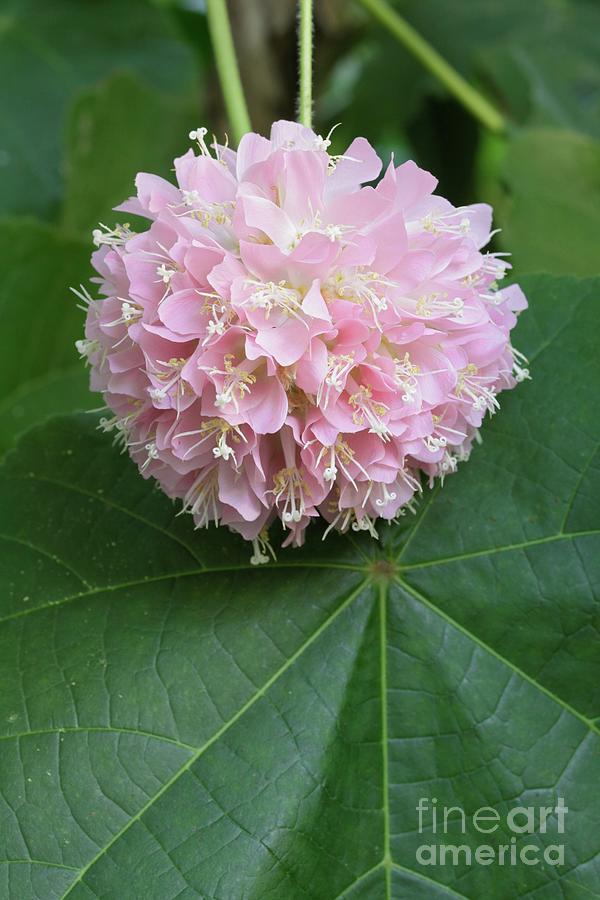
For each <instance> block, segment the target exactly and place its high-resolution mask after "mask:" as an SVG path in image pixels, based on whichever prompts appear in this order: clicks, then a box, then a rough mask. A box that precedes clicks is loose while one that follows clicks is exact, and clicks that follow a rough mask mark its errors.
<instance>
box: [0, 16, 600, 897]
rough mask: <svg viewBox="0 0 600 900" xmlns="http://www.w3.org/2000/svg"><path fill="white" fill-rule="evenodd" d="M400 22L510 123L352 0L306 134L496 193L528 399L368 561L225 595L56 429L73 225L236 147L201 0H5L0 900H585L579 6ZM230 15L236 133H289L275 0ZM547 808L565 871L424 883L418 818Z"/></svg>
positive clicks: (210, 560) (589, 174)
mask: <svg viewBox="0 0 600 900" xmlns="http://www.w3.org/2000/svg"><path fill="white" fill-rule="evenodd" d="M396 5H397V7H398V9H399V10H400V11H401V12H402V14H403V15H404V16H406V18H407V19H408V20H409V21H410V22H411V23H412V24H413V25H414V26H415V27H416V28H417V29H418V30H419V32H420V33H421V34H422V35H423V36H425V37H426V38H427V39H428V40H430V41H431V42H432V44H433V45H434V46H435V47H436V48H437V49H438V50H439V51H440V52H441V53H442V54H443V55H444V56H445V57H446V58H447V59H448V60H449V61H450V62H451V63H452V64H453V65H454V66H456V67H457V69H458V70H459V71H460V72H462V73H463V74H464V75H465V76H466V77H468V78H469V79H470V80H471V81H472V82H473V83H475V84H476V85H478V86H479V87H480V88H481V90H482V91H483V92H484V93H486V94H487V96H488V97H489V98H490V99H492V100H493V101H494V103H495V104H496V105H497V106H498V108H500V109H501V110H502V111H503V113H504V114H505V116H506V118H507V121H508V128H507V130H506V132H505V133H503V134H502V135H491V134H489V133H487V132H485V130H483V129H482V128H481V127H480V126H479V125H478V124H477V123H476V122H475V121H473V119H472V118H471V117H470V116H469V115H468V114H467V113H466V112H465V111H464V110H463V109H462V108H461V107H460V106H458V105H457V103H456V102H455V101H454V100H453V99H452V98H450V97H449V96H448V95H447V94H446V93H445V92H444V90H443V89H442V88H441V87H440V86H439V84H438V83H436V82H435V81H434V80H433V78H432V76H431V75H429V74H428V73H427V72H426V71H425V70H424V69H423V68H422V67H421V66H420V65H419V63H417V62H416V61H415V60H414V59H413V58H412V57H411V56H410V55H409V53H408V52H407V51H406V50H405V49H404V48H403V47H401V46H400V45H399V44H398V43H397V42H396V41H395V40H394V39H393V38H392V37H390V36H388V35H387V34H385V33H384V32H383V31H382V29H381V27H379V26H377V25H376V24H374V23H373V22H372V21H371V20H370V19H369V17H368V15H367V14H366V13H365V11H364V10H363V9H362V8H361V7H360V5H359V4H358V3H350V2H343V0H339V2H336V0H321V2H319V3H318V4H317V31H316V54H317V55H316V60H317V76H318V82H317V105H316V117H317V130H320V131H321V132H322V133H327V132H328V131H329V129H330V127H331V126H332V125H334V124H335V123H336V122H338V121H339V122H341V125H340V127H339V128H338V129H337V130H336V131H335V133H334V134H335V142H336V150H337V151H338V152H341V151H342V150H343V149H344V148H345V146H346V144H347V143H348V142H349V140H350V139H351V137H353V136H354V135H355V134H363V135H365V136H366V137H368V138H369V139H370V140H371V141H372V142H373V143H374V144H375V145H376V147H377V148H378V149H379V150H380V151H381V153H383V154H389V152H394V154H395V158H396V160H397V162H400V161H402V160H403V159H405V158H409V157H410V158H415V159H416V160H417V161H418V162H419V163H421V164H422V165H425V166H427V167H429V168H431V169H432V170H433V171H435V172H436V174H438V176H439V177H440V190H441V192H442V193H444V194H446V195H447V196H449V197H450V198H451V199H452V200H453V201H454V202H457V203H465V202H470V201H473V200H475V199H478V200H487V201H489V202H492V203H494V205H495V206H496V209H497V220H498V225H499V226H500V227H501V228H502V232H501V234H500V235H499V236H498V238H497V242H498V247H499V248H500V249H505V248H508V249H510V250H511V251H512V253H513V262H514V265H515V268H516V275H517V276H518V278H519V280H520V281H522V282H523V283H524V284H525V285H526V288H527V292H528V294H529V298H530V303H531V308H530V311H529V312H528V313H527V314H526V315H524V316H523V319H522V322H521V324H520V326H519V332H518V336H517V338H516V342H517V346H519V347H522V349H524V350H525V351H526V352H527V353H528V354H529V355H530V356H531V358H532V373H533V381H532V382H531V383H530V384H527V385H523V386H522V387H521V388H520V389H519V391H518V392H516V393H515V394H514V395H513V396H511V397H509V398H508V399H507V400H506V401H505V404H503V406H505V408H504V409H503V411H502V413H501V414H500V415H499V416H498V417H497V419H495V420H494V421H493V422H491V423H490V424H489V425H488V426H487V427H486V429H485V434H484V437H485V440H484V445H483V447H482V448H481V449H479V450H478V451H477V453H476V454H475V455H474V458H473V460H472V462H471V463H470V464H469V466H467V467H465V469H464V471H461V472H460V473H459V474H458V475H457V476H456V477H453V478H452V479H450V481H449V482H448V483H447V485H446V487H445V488H444V489H443V491H442V492H437V491H436V492H434V493H433V494H431V495H428V496H427V497H426V499H425V501H424V502H423V504H422V507H421V511H420V513H419V514H418V516H417V518H416V519H414V520H413V519H411V520H410V521H408V520H406V521H405V522H403V523H402V525H400V526H398V527H397V528H392V529H387V530H384V534H383V540H382V542H381V545H380V546H375V545H373V544H371V543H370V542H362V543H361V544H360V545H356V544H354V543H352V542H351V541H349V540H348V539H347V538H339V539H335V538H334V539H333V540H331V542H328V544H327V545H324V546H321V544H320V542H319V540H318V536H317V537H316V538H314V540H313V542H312V543H311V544H310V546H309V547H307V548H306V549H305V550H303V551H301V552H297V553H291V552H289V553H287V554H282V557H281V559H280V561H279V563H278V565H277V566H273V567H271V568H270V569H268V570H265V571H262V572H260V573H257V572H254V573H253V574H252V575H251V577H249V576H248V566H247V550H246V548H245V547H244V546H242V545H241V542H240V541H238V540H237V539H234V538H233V537H231V536H230V535H228V534H221V533H220V532H219V533H216V534H215V533H204V532H201V533H199V532H196V533H194V532H193V530H192V528H191V524H190V522H188V521H184V520H182V519H181V518H179V519H175V512H176V510H174V508H173V507H172V506H171V505H170V504H169V503H168V502H167V501H166V500H164V499H163V498H162V497H160V496H159V495H158V494H157V493H156V492H154V491H153V490H152V489H151V488H150V487H149V485H148V484H147V483H145V482H143V481H142V480H141V479H140V478H139V477H138V476H137V475H136V474H135V472H134V471H133V467H132V466H131V465H129V464H128V463H127V462H126V461H125V460H124V458H123V457H120V456H119V455H118V453H116V451H115V450H114V449H113V448H112V447H111V446H110V441H109V440H107V438H106V436H102V435H100V434H98V433H97V432H96V431H95V421H94V416H93V415H90V414H89V413H81V412H80V413H77V414H75V415H69V416H65V415H64V414H67V413H75V412H76V411H81V410H86V409H89V408H90V407H94V406H98V405H99V403H98V401H97V399H96V398H93V397H91V395H90V394H89V393H88V390H87V374H86V372H85V370H84V369H83V366H82V364H81V363H80V362H79V361H78V359H77V354H76V352H75V350H74V346H73V344H74V341H75V340H76V339H77V338H78V337H79V336H80V332H81V329H82V314H81V313H80V312H79V311H78V310H77V308H76V305H75V300H74V298H72V297H70V295H69V292H68V287H69V286H70V285H77V284H79V283H81V282H83V283H85V282H87V279H88V278H89V276H90V266H89V253H90V249H91V248H90V244H91V242H90V232H91V229H92V228H93V227H94V225H95V224H96V223H97V222H98V221H102V222H107V223H112V222H114V221H115V214H114V213H112V212H111V208H112V206H114V205H115V204H116V203H117V202H119V201H120V200H121V199H123V197H125V196H127V195H128V194H129V193H131V190H132V182H133V177H134V175H135V173H136V172H137V171H138V170H147V171H157V172H160V173H161V174H163V175H166V176H168V175H169V170H170V168H171V165H172V159H173V156H174V155H176V154H179V153H181V152H184V151H185V150H186V149H187V147H188V145H189V142H188V140H187V133H188V131H189V130H190V128H191V127H196V126H197V125H199V124H203V123H205V124H207V125H208V126H210V127H213V128H214V130H215V131H216V132H217V133H221V132H222V131H223V130H224V129H226V127H227V126H226V122H225V119H224V114H223V111H222V108H221V103H220V95H219V91H218V88H217V86H216V83H215V76H214V72H213V65H212V59H211V51H210V47H209V43H208V39H207V30H206V22H205V17H204V13H203V11H202V9H201V4H200V3H198V4H196V3H187V4H185V5H184V4H182V5H179V4H178V3H176V2H171V0H162V2H158V0H157V2H154V3H151V2H149V0H127V3H119V2H117V0H102V2H100V0H85V2H81V0H43V2H42V0H4V4H3V7H2V10H1V11H0V129H1V137H0V258H1V260H0V273H1V274H0V310H1V312H2V330H1V332H0V343H1V346H2V353H1V354H0V372H1V373H2V376H3V377H2V378H1V379H0V413H1V415H0V452H2V453H4V452H6V451H8V450H10V449H11V448H14V447H15V446H16V444H17V441H19V443H18V449H17V450H16V451H15V452H13V453H8V455H7V457H6V463H5V465H4V466H3V468H2V476H1V486H0V495H1V497H2V500H1V504H0V508H1V509H2V513H1V519H0V541H1V545H0V554H1V560H2V567H1V574H0V585H1V587H2V591H1V599H0V728H1V732H0V751H1V753H0V854H4V856H3V858H2V859H0V897H2V898H3V897H7V898H11V900H12V898H15V900H29V898H40V900H53V898H59V897H66V896H69V897H71V898H73V900H86V898H92V897H94V898H96V897H97V898H99V897H106V898H109V897H110V898H113V897H114V898H119V900H122V898H125V900H130V898H131V900H135V898H140V900H141V898H144V900H148V898H156V900H170V898H173V900H174V898H186V900H187V898H193V897H201V898H219V900H238V898H252V900H254V898H256V900H259V898H260V900H262V898H273V900H282V898H285V900H295V898H303V897H307V896H308V897H315V898H319V900H334V898H342V897H344V898H346V900H350V898H353V900H354V898H361V900H362V898H364V900H381V898H383V897H388V898H391V897H394V898H402V900H404V898H407V900H408V898H410V900H413V898H419V897H423V898H425V897H427V898H428V900H429V898H434V897H435V898H438V897H439V898H446V897H453V896H454V897H455V896H459V897H466V898H473V900H475V898H479V897H483V896H485V897H486V898H488V897H489V898H498V900H500V898H502V900H505V898H507V897H511V898H512V897H515V898H516V897H526V896H527V897H541V898H544V900H545V898H549V900H554V898H566V900H580V898H582V900H583V898H585V897H589V896H590V895H591V896H600V865H599V864H598V853H599V851H600V838H599V834H600V829H599V828H598V826H599V824H600V808H599V805H598V801H597V791H595V792H594V791H591V790H590V787H591V786H593V785H597V783H598V777H599V775H600V772H599V769H600V766H599V744H598V717H599V716H600V710H599V708H598V705H599V704H598V692H597V687H596V686H597V683H598V674H599V671H600V659H599V654H598V642H597V631H598V608H597V598H598V586H599V584H600V571H599V569H598V563H599V561H600V552H599V550H600V547H599V540H598V534H599V527H600V522H599V514H598V509H599V508H600V506H599V504H600V456H599V452H598V446H599V444H600V430H599V429H600V426H599V423H600V409H599V408H598V407H599V399H598V398H599V397H600V368H599V364H598V360H599V357H598V350H597V347H598V337H599V335H600V329H599V326H598V323H599V316H600V312H599V310H598V304H599V302H600V290H599V288H600V282H599V281H598V279H595V278H593V277H591V276H594V275H597V274H598V272H599V268H600V267H599V255H598V235H599V232H600V126H599V123H600V115H599V113H600V66H599V65H598V59H599V57H600V8H599V7H598V5H597V3H595V2H593V0H570V2H566V0H530V2H528V3H527V4H523V3H522V2H518V3H517V2H515V0H506V2H504V3H502V4H500V3H498V2H496V0H453V2H451V3H450V2H447V0H403V2H400V0H398V2H397V4H396ZM231 10H232V16H233V23H234V29H235V34H236V42H237V45H238V49H239V52H240V63H241V68H242V75H243V77H244V80H245V83H246V85H247V92H248V96H249V100H250V106H251V113H252V116H253V120H254V122H255V124H256V125H257V126H258V127H260V128H266V127H268V123H269V122H270V121H272V120H273V119H274V118H277V117H279V116H286V117H293V95H294V91H295V80H296V74H295V49H294V27H295V10H294V3H293V2H291V0H247V2H246V0H245V2H244V3H243V4H242V3H238V2H233V3H232V4H231ZM532 273H546V274H543V275H538V274H532ZM573 276H585V280H579V279H578V278H577V277H573ZM57 416H58V417H57ZM29 429H31V430H29ZM382 561H383V562H384V563H385V565H383V564H382ZM559 795H560V796H564V797H565V799H566V802H567V805H568V806H569V808H570V810H571V812H570V813H569V816H568V818H567V835H566V847H567V863H566V865H565V867H563V868H561V869H559V870H556V869H552V868H550V867H543V866H540V867H535V868H534V867H524V866H518V867H516V868H514V869H511V870H499V869H497V868H495V867H492V868H489V869H488V868H483V867H480V868H479V869H477V867H473V868H472V869H470V870H469V869H468V868H461V867H452V866H449V867H445V868H437V869H430V870H428V871H427V870H424V869H422V868H419V867H418V866H417V865H416V864H415V858H414V851H415V846H416V845H417V838H418V835H416V834H415V828H416V813H415V812H414V807H415V805H416V802H417V800H418V797H419V796H428V797H431V796H436V797H438V798H439V800H440V803H443V804H446V805H448V806H451V805H460V806H462V807H464V808H465V809H466V810H467V811H469V810H474V809H476V808H478V807H480V806H483V805H490V806H492V807H494V808H496V809H498V810H499V811H500V812H501V813H505V812H506V811H507V810H508V809H510V808H511V806H515V805H518V804H519V803H521V804H523V805H530V804H533V805H536V806H540V805H546V804H547V805H552V804H553V802H554V801H555V800H556V797H557V796H559ZM497 837H498V842H502V841H507V840H508V838H509V837H510V834H507V833H504V834H501V835H498V836H497ZM471 838H472V839H473V840H474V838H473V835H471ZM471 838H469V836H467V838H465V839H464V840H466V841H467V842H468V840H470V839H471ZM543 840H546V842H548V841H550V836H549V835H547V836H543V835H538V836H536V837H535V841H536V842H541V841H543ZM453 841H454V842H456V843H461V842H463V838H461V836H460V834H459V833H456V832H455V834H454V838H453ZM490 842H491V841H490Z"/></svg>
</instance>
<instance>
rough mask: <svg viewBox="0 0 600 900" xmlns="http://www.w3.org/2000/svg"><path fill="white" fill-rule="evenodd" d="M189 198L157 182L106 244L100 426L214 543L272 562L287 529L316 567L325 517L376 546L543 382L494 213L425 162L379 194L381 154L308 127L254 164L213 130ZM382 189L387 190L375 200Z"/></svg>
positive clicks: (267, 143)
mask: <svg viewBox="0 0 600 900" xmlns="http://www.w3.org/2000/svg"><path fill="white" fill-rule="evenodd" d="M190 138H191V139H192V140H193V141H195V142H196V144H197V147H198V152H194V151H192V150H189V151H188V152H187V153H186V154H185V155H184V156H182V157H181V158H179V159H176V160H175V173H176V177H177V186H175V185H173V184H171V183H169V182H168V181H165V180H163V179H162V178H159V177H157V176H155V175H149V174H139V175H138V176H137V179H136V187H137V196H136V197H134V198H131V199H130V200H128V201H127V202H126V203H124V204H123V205H122V206H121V207H118V209H120V210H122V211H125V212H127V213H130V214H135V215H139V216H143V217H145V218H146V219H149V220H150V223H151V224H150V227H149V228H148V230H146V231H143V232H140V233H135V232H134V231H132V230H131V228H130V227H129V226H128V225H122V226H117V227H115V228H114V229H109V228H107V227H105V226H103V227H102V228H100V229H97V230H96V231H95V232H94V241H95V243H96V245H97V248H98V249H97V250H96V252H95V253H94V255H93V264H94V266H95V268H96V270H97V272H98V273H99V276H100V277H99V278H97V279H95V280H96V281H97V282H98V283H99V291H100V295H101V296H100V298H99V299H92V298H91V297H90V295H89V294H88V292H87V291H86V290H84V289H82V291H81V293H80V297H82V299H84V300H85V301H86V305H87V310H88V312H87V323H86V338H85V340H82V341H79V342H78V349H79V351H80V353H81V355H82V356H84V357H85V358H86V359H87V360H88V361H89V363H90V365H91V370H92V379H91V381H92V389H93V390H97V391H101V392H103V394H104V399H105V402H106V405H107V407H108V409H109V410H110V415H107V416H106V417H104V418H103V419H102V420H101V426H102V427H103V428H104V429H105V430H106V431H113V432H114V433H115V436H116V438H117V439H118V441H119V442H121V443H122V445H123V447H126V448H127V449H128V451H129V453H130V455H131V456H132V458H133V459H134V460H135V461H136V462H137V464H138V466H139V469H140V471H141V472H142V474H143V475H144V476H145V477H153V478H155V479H157V481H158V482H159V483H160V485H161V487H162V488H163V490H164V491H165V492H166V493H167V494H168V495H169V496H171V497H177V498H182V499H183V504H184V509H185V510H187V511H189V512H190V513H191V514H192V515H193V517H194V521H195V523H196V525H197V527H202V526H207V525H209V524H210V523H211V522H214V523H215V524H223V525H227V526H229V527H230V528H231V529H233V530H234V531H237V532H239V533H240V534H242V535H243V536H244V537H245V538H246V539H248V540H251V541H252V542H253V544H254V550H253V555H252V562H253V563H259V562H265V561H267V551H268V550H270V544H269V542H268V535H267V529H268V527H269V526H270V525H271V523H273V522H274V520H276V519H279V520H280V521H281V523H282V526H283V529H284V531H285V532H286V533H287V534H286V537H285V541H284V546H285V545H286V544H294V545H300V544H301V543H302V541H303V538H304V533H305V530H306V526H307V525H308V524H309V522H310V520H311V519H312V518H315V517H317V516H319V514H320V515H322V516H323V517H324V518H325V519H326V520H327V521H328V523H329V528H328V529H327V531H329V529H330V528H337V529H340V530H346V529H348V528H350V527H351V528H353V529H354V530H367V531H369V532H370V533H371V534H373V535H374V536H376V535H377V533H376V530H375V520H376V519H377V518H378V517H381V518H383V519H387V520H389V519H392V518H394V517H396V516H397V515H398V514H401V513H402V512H403V511H404V509H406V508H407V507H408V508H410V504H411V500H412V498H413V497H414V495H415V493H416V492H418V491H420V489H421V487H420V485H421V477H420V473H425V475H426V476H427V477H428V478H429V481H432V480H433V479H434V478H435V477H441V478H443V477H444V475H446V474H448V473H450V472H453V471H454V470H455V468H456V466H457V463H458V461H460V460H464V459H466V458H467V456H468V454H469V450H470V447H471V444H472V442H473V440H474V439H476V438H477V436H478V428H479V426H480V425H481V422H482V419H483V418H484V416H485V415H486V413H488V412H489V413H493V412H494V411H495V410H496V409H497V407H498V400H497V394H498V393H499V392H500V391H501V390H504V389H506V388H511V387H513V386H514V385H515V383H516V382H518V381H521V380H522V379H523V378H526V377H527V376H528V373H527V369H526V368H524V365H525V361H524V359H523V357H521V356H520V354H519V353H518V352H517V351H516V350H515V349H514V348H513V347H512V346H511V343H510V331H511V329H512V328H513V326H514V325H515V322H516V313H518V312H519V311H520V310H522V309H524V308H525V306H526V305H527V304H526V300H525V298H524V296H523V294H522V292H521V291H520V289H519V288H518V287H517V286H515V285H513V286H510V287H507V288H504V289H500V288H499V287H498V285H497V282H498V280H499V279H501V278H502V277H503V276H504V274H505V272H506V270H507V268H508V263H507V262H506V260H505V259H504V258H503V256H502V255H501V254H498V253H488V252H484V251H483V250H482V248H483V247H485V245H486V244H487V243H488V241H489V239H490V236H491V234H490V227H491V209H490V207H489V206H487V205H485V204H475V205H472V206H466V207H458V208H457V207H455V206H453V205H452V204H451V203H449V202H448V201H447V200H445V199H443V198H442V197H440V196H438V195H436V194H434V193H433V191H434V189H435V187H436V180H435V178H434V177H433V176H432V175H430V174H429V173H428V172H426V171H423V170H422V169H420V168H418V167H417V166H416V165H415V164H414V163H413V162H406V163H404V164H403V165H401V166H398V167H396V166H394V164H393V161H392V162H391V163H390V165H389V166H388V168H387V170H386V172H385V174H384V175H383V177H381V178H380V179H379V180H378V181H377V179H378V178H379V176H380V172H381V161H380V160H379V158H378V157H377V155H376V153H375V151H374V150H373V149H372V147H371V146H370V145H369V144H368V142H367V141H366V140H364V139H363V138H357V139H356V140H355V141H353V143H352V144H351V145H350V147H348V149H347V151H346V152H345V153H344V154H343V155H341V156H331V155H330V154H329V152H328V147H329V146H330V141H329V139H328V138H322V137H320V136H319V135H317V134H315V133H314V132H313V131H311V130H310V129H308V128H305V127H303V126H301V125H298V124H295V123H293V122H276V123H275V124H274V125H273V127H272V129H271V137H270V139H269V140H267V139H266V138H264V137H261V136H259V135H257V134H247V135H245V136H244V137H243V139H242V140H241V142H240V145H239V149H238V151H237V153H236V152H234V151H232V150H231V149H229V148H228V147H223V146H220V145H218V144H217V143H216V141H214V142H213V144H212V145H211V146H210V147H209V146H208V145H207V143H206V131H205V130H204V129H198V130H197V131H195V132H192V133H191V135H190ZM370 182H373V183H375V186H373V185H371V184H369V183H370Z"/></svg>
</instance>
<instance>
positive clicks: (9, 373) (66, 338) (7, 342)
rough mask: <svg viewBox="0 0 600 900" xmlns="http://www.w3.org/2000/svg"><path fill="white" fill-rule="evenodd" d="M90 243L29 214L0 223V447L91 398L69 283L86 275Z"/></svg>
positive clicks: (92, 400)
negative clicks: (78, 347) (79, 351)
mask: <svg viewBox="0 0 600 900" xmlns="http://www.w3.org/2000/svg"><path fill="white" fill-rule="evenodd" d="M89 257H90V248H89V244H88V243H87V242H84V241H78V240H76V239H73V238H69V237H67V236H65V235H63V234H61V233H60V232H58V231H57V230H56V229H54V228H52V227H50V226H46V225H41V224H38V223H35V222H33V221H29V220H18V219H15V220H14V221H8V222H3V223H1V224H0V271H1V272H2V278H1V279H0V315H1V321H2V353H1V355H0V453H2V452H3V451H4V450H6V449H7V448H8V447H9V446H10V445H11V444H12V443H13V441H14V439H15V437H16V435H18V434H20V433H21V432H22V431H24V430H25V429H26V428H28V427H29V426H30V425H32V424H34V423H35V422H38V421H40V420H42V419H44V418H47V417H48V415H50V414H52V413H60V412H70V411H71V410H74V409H89V408H90V407H93V406H98V403H97V402H96V400H97V398H96V399H95V398H94V397H93V396H92V395H91V394H90V393H89V391H88V390H87V385H88V381H89V378H88V375H87V373H86V371H85V369H84V367H83V366H82V365H81V364H80V363H79V362H78V355H77V351H76V350H75V341H76V340H77V338H79V337H81V336H82V323H83V313H82V312H81V310H79V309H78V308H77V300H76V298H75V296H74V295H73V294H72V293H71V291H70V290H69V285H70V284H72V285H73V286H76V285H77V284H78V283H79V282H80V281H83V280H86V281H87V278H88V276H89Z"/></svg>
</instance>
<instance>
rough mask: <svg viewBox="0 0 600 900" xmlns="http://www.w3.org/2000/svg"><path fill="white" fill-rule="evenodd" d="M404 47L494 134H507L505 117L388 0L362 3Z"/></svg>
mask: <svg viewBox="0 0 600 900" xmlns="http://www.w3.org/2000/svg"><path fill="white" fill-rule="evenodd" d="M359 3H362V5H363V6H364V7H365V9H367V10H368V11H369V12H370V13H372V15H373V16H374V17H375V18H376V19H377V20H378V21H379V22H380V23H381V24H382V25H383V27H384V28H387V30H388V31H389V32H390V33H391V34H393V35H394V37H396V38H397V39H398V40H399V41H400V43H402V44H404V46H405V47H406V48H407V49H408V50H409V51H410V52H411V53H412V54H413V56H416V57H417V59H418V60H419V61H420V62H421V63H423V65H424V66H425V68H426V69H429V71H430V72H431V73H432V74H433V75H435V77H436V78H437V79H438V80H439V81H441V83H442V84H443V85H445V86H446V87H447V88H448V90H449V91H450V93H451V94H454V96H455V97H456V99H457V100H459V101H460V103H462V105H463V106H464V107H465V108H466V109H468V110H469V112H471V113H472V114H473V115H474V116H475V118H477V119H479V121H480V122H481V123H482V125H485V126H486V127H487V128H489V129H491V131H498V132H499V131H504V130H505V129H506V120H505V119H504V116H503V115H502V114H501V113H500V112H499V111H498V110H497V109H496V108H495V107H494V106H493V105H492V104H491V103H490V102H489V101H488V100H486V98H485V97H484V96H483V95H482V94H480V93H479V91H477V90H476V89H475V88H474V87H473V86H472V85H470V84H469V82H468V81H466V79H464V78H463V77H462V75H460V73H459V72H457V71H456V69H454V68H453V67H452V66H451V65H450V64H449V63H447V62H446V60H445V59H444V57H443V56H440V54H439V53H438V52H437V50H436V49H435V48H434V47H432V46H431V44H429V43H428V42H427V41H426V40H425V39H424V38H422V37H421V35H420V34H419V33H418V32H417V31H415V29H414V28H413V27H412V26H411V25H409V24H408V22H407V21H406V20H405V19H403V18H402V16H400V15H399V14H398V13H397V12H396V10H395V9H393V8H392V7H391V6H390V5H389V3H388V2H387V0H359Z"/></svg>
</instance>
